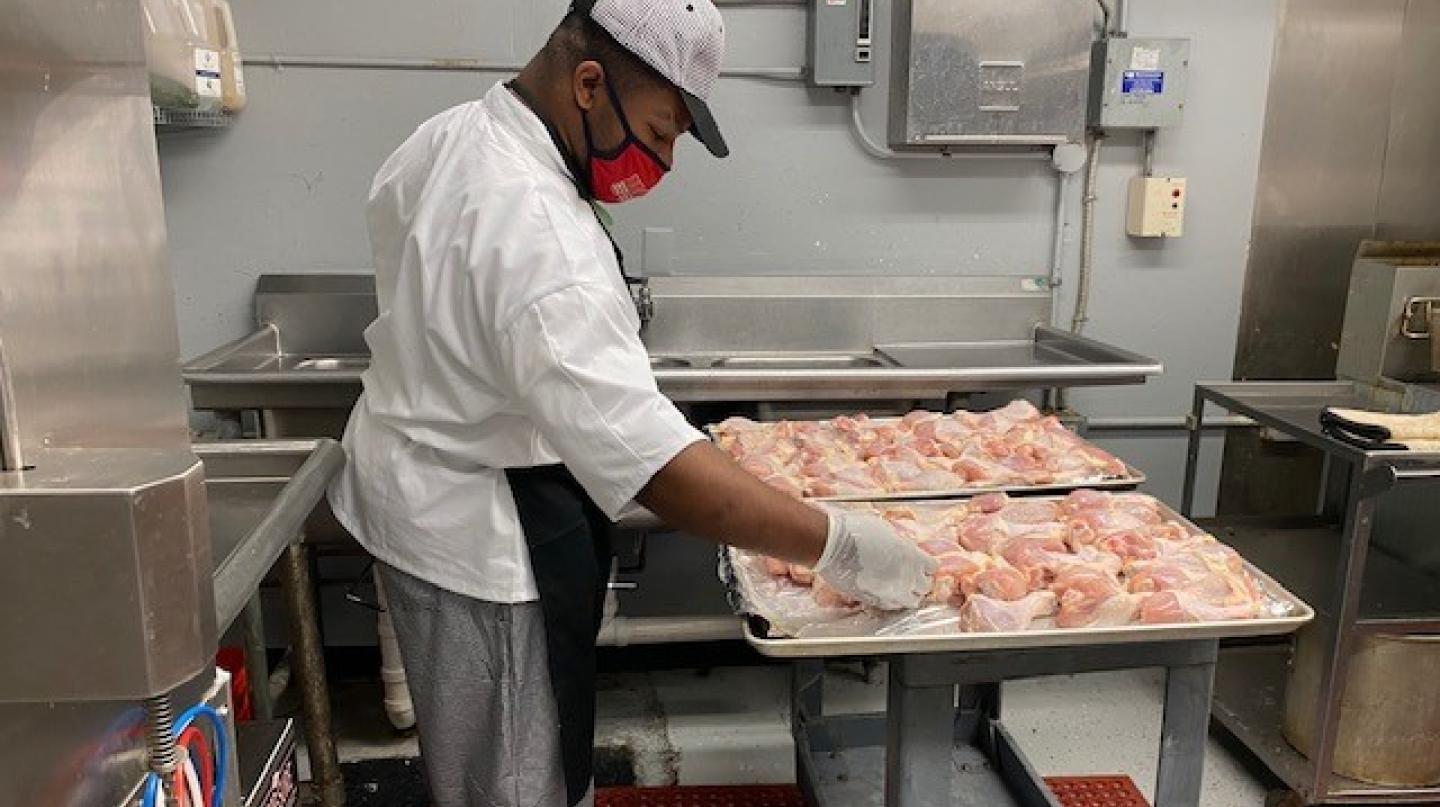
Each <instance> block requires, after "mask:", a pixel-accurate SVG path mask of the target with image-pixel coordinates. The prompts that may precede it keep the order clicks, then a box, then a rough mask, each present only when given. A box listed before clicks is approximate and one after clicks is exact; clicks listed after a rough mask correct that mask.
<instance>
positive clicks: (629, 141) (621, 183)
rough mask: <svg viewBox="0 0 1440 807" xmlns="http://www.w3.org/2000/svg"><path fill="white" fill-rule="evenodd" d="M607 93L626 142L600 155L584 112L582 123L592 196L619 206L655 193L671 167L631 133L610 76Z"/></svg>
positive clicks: (607, 80)
mask: <svg viewBox="0 0 1440 807" xmlns="http://www.w3.org/2000/svg"><path fill="white" fill-rule="evenodd" d="M605 91H606V92H607V93H609V94H610V103H611V105H613V106H614V107H615V114H616V115H619V116H620V126H621V127H622V128H623V129H624V130H625V139H624V140H622V141H621V142H620V145H619V146H616V147H615V148H613V149H611V150H610V151H608V152H601V151H599V150H598V149H596V148H595V139H594V138H593V137H592V136H591V134H590V117H589V115H588V114H586V113H583V112H582V113H581V116H580V120H581V123H582V125H583V126H584V128H585V147H586V148H587V149H589V151H590V166H589V173H590V176H589V180H590V193H591V195H593V196H594V197H595V198H596V199H597V200H598V201H601V202H605V203H607V204H619V203H620V202H628V201H630V200H631V199H639V198H640V197H641V196H644V195H645V194H647V193H649V192H650V191H652V190H654V189H655V186H656V185H659V184H660V180H661V179H662V178H663V177H664V176H665V172H666V171H669V170H670V166H668V165H666V164H665V161H664V160H662V159H660V155H658V154H656V153H655V152H654V151H653V150H651V149H650V148H649V147H647V146H646V145H645V144H644V143H642V142H640V139H639V138H637V137H636V136H635V133H634V132H632V131H631V130H630V121H628V120H626V118H625V110H624V108H623V107H621V106H620V98H619V96H617V95H616V94H615V88H614V87H612V86H611V85H610V77H609V76H606V77H605Z"/></svg>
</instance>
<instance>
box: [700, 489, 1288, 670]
mask: <svg viewBox="0 0 1440 807" xmlns="http://www.w3.org/2000/svg"><path fill="white" fill-rule="evenodd" d="M1052 498H1054V497H1052ZM877 504H881V503H879V502H877ZM954 504H955V503H954V502H945V501H939V502H935V501H932V502H920V503H916V504H914V505H912V506H921V507H923V506H930V507H953V506H954ZM1160 510H1161V513H1163V514H1164V515H1165V517H1166V518H1168V519H1173V520H1174V521H1176V522H1179V523H1180V524H1183V525H1185V526H1186V527H1187V528H1189V529H1190V530H1192V531H1194V532H1196V533H1203V532H1205V531H1204V530H1202V529H1200V528H1199V527H1197V526H1195V524H1194V523H1192V522H1191V521H1190V520H1188V519H1186V518H1183V517H1182V516H1180V514H1178V513H1176V512H1175V511H1174V510H1173V509H1171V508H1170V507H1168V506H1167V505H1165V503H1164V502H1160ZM733 551H735V550H734V549H733V548H729V547H727V548H726V549H725V550H724V552H725V562H726V563H727V564H728V563H730V562H731V559H730V553H731V552H733ZM1245 568H1246V570H1247V571H1248V572H1249V573H1250V574H1252V575H1254V577H1255V579H1256V580H1257V581H1259V582H1260V584H1261V586H1262V587H1263V588H1264V589H1265V591H1266V593H1267V594H1268V595H1269V596H1270V597H1271V598H1272V599H1274V600H1278V601H1279V602H1281V603H1283V604H1284V605H1285V606H1286V607H1287V608H1288V609H1289V611H1290V613H1289V614H1288V615H1286V616H1274V617H1257V618H1255V619H1236V620H1225V621H1214V622H1189V623H1183V624H1174V625H1120V626H1116V627H1104V628H1045V629H1037V630H1025V631H1012V632H1004V633H960V632H956V633H950V634H934V635H917V636H874V635H856V636H826V637H815V638H800V639H795V638H788V637H770V636H768V635H766V629H767V627H768V623H767V622H766V621H765V620H764V618H763V616H757V615H749V616H747V618H746V619H745V641H747V642H749V643H750V645H751V646H752V647H754V648H755V649H756V650H757V651H759V652H760V654H762V655H765V656H771V657H773V658H823V657H831V656H887V655H898V654H909V653H959V652H965V651H967V650H973V651H979V650H1018V649H1030V648H1042V647H1043V648H1058V647H1084V646H1091V645H1102V644H1121V643H1130V642H1164V641H1188V640H1193V639H1229V638H1238V637H1246V636H1277V635H1283V634H1287V633H1293V632H1295V631H1296V630H1298V629H1299V628H1300V627H1301V626H1303V625H1305V624H1306V623H1308V622H1310V621H1311V620H1312V619H1314V618H1315V611H1314V609H1313V608H1311V607H1310V606H1309V605H1308V604H1306V603H1305V602H1304V601H1303V600H1301V599H1300V598H1299V597H1297V596H1295V595H1294V594H1292V593H1290V592H1289V591H1287V590H1286V589H1285V588H1284V587H1283V586H1281V585H1280V584H1279V583H1278V582H1276V581H1275V579H1274V578H1272V577H1271V576H1270V575H1268V574H1266V573H1265V572H1263V571H1261V570H1260V569H1259V568H1258V567H1256V566H1255V565H1254V564H1252V563H1250V562H1249V561H1246V562H1245ZM727 576H728V577H729V578H730V579H729V584H730V585H731V586H735V585H737V581H736V578H735V575H734V574H733V573H731V574H729V575H727ZM737 593H739V594H740V596H743V592H737Z"/></svg>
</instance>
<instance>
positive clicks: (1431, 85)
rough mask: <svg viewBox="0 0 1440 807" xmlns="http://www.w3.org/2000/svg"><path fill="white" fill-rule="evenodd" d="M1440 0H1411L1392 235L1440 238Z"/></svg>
mask: <svg viewBox="0 0 1440 807" xmlns="http://www.w3.org/2000/svg"><path fill="white" fill-rule="evenodd" d="M1437 83H1440V0H1410V3H1409V6H1408V9H1407V11H1406V14H1405V32H1404V35H1403V36H1402V38H1401V43H1400V54H1399V62H1398V67H1397V71H1396V76H1395V92H1394V94H1393V96H1392V98H1393V100H1392V108H1391V112H1390V141H1389V146H1388V148H1387V150H1386V154H1385V176H1384V179H1383V181H1382V182H1381V185H1380V211H1379V217H1378V221H1379V228H1378V229H1377V231H1376V235H1377V236H1379V237H1380V238H1385V239H1390V240H1402V239H1403V240H1431V241H1433V240H1437V239H1440V89H1437Z"/></svg>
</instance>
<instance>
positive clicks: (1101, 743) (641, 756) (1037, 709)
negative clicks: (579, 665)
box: [335, 665, 1266, 807]
mask: <svg viewBox="0 0 1440 807" xmlns="http://www.w3.org/2000/svg"><path fill="white" fill-rule="evenodd" d="M787 687H788V673H787V670H786V668H784V667H779V666H769V667H725V668H719V669H715V670H711V671H708V672H695V671H688V670H678V671H661V672H641V673H619V674H612V675H606V676H603V677H602V680H601V694H600V708H599V719H598V725H597V737H596V745H597V747H598V748H599V749H600V751H599V757H600V760H601V762H600V764H599V765H598V766H597V779H599V780H601V781H600V784H616V783H620V784H632V783H633V784H638V785H667V784H681V785H699V784H769V783H789V782H793V781H794V764H793V751H792V746H791V743H790V736H789V729H788V725H789V714H788V712H789V708H788V695H787V691H788V690H787ZM884 692H885V682H884V667H883V665H882V666H881V667H879V668H878V669H876V670H874V671H873V674H872V675H871V680H870V681H869V682H868V683H867V682H865V681H863V680H862V674H861V669H860V667H859V666H858V665H856V666H854V667H841V668H835V669H832V670H831V671H830V672H829V675H828V677H827V681H826V711H827V713H828V712H833V713H840V712H847V711H848V712H862V711H878V710H880V709H881V708H883V706H884V700H885V698H884ZM1004 696H1005V704H1004V713H1005V723H1006V725H1007V726H1008V727H1009V728H1010V730H1011V732H1012V733H1013V734H1014V735H1015V736H1016V737H1017V738H1018V739H1019V741H1020V743H1021V745H1022V747H1023V748H1024V750H1025V752H1026V754H1027V755H1028V756H1029V757H1030V760H1031V762H1033V763H1034V765H1035V766H1036V768H1038V769H1039V771H1040V772H1041V773H1042V774H1043V775H1046V776H1052V775H1065V774H1101V773H1123V774H1127V775H1129V776H1130V777H1131V778H1132V779H1134V781H1135V782H1136V784H1138V785H1139V787H1140V789H1141V790H1142V791H1144V792H1145V794H1146V797H1147V798H1149V797H1152V796H1153V788H1154V779H1155V767H1156V754H1157V751H1158V748H1159V737H1160V698H1161V675H1160V673H1159V671H1150V670H1142V671H1128V672H1121V673H1094V674H1087V675H1079V676H1067V677H1058V678H1047V679H1038V680H1034V681H1024V682H1016V683H1012V684H1007V685H1006V687H1005V690H1004ZM335 699H336V702H337V703H336V709H335V713H336V719H337V723H338V726H337V728H338V730H339V731H340V734H341V737H342V740H341V748H340V753H341V759H342V760H343V761H346V762H355V761H359V760H376V759H394V758H407V757H413V756H414V755H415V754H416V753H417V752H418V744H417V743H416V741H415V738H414V736H413V733H412V734H409V735H397V734H396V733H395V732H394V731H393V730H392V729H391V728H390V727H389V725H388V723H386V722H385V718H384V715H383V712H382V711H381V709H380V699H379V694H378V689H376V688H375V687H373V686H371V685H363V684H352V685H342V686H340V687H338V688H337V690H336V693H335ZM617 751H621V752H622V753H618V754H617V753H616V752H617ZM615 759H621V760H623V762H622V763H621V764H619V765H618V767H617V765H616V764H614V760H615ZM617 771H618V772H617ZM606 779H609V780H610V781H605V780H606ZM353 784H356V785H358V786H361V787H364V786H365V785H364V783H353ZM1265 795H1266V785H1265V784H1263V783H1262V782H1260V781H1259V780H1257V779H1256V778H1255V777H1254V776H1252V775H1251V774H1250V773H1249V772H1248V771H1247V770H1246V769H1245V768H1244V767H1242V766H1241V765H1240V764H1239V763H1238V762H1237V760H1236V759H1235V758H1234V757H1233V756H1232V755H1231V754H1230V753H1229V752H1228V751H1227V750H1226V749H1225V748H1223V747H1221V746H1220V745H1219V744H1218V743H1216V742H1215V741H1214V740H1212V741H1211V743H1210V749H1209V752H1208V754H1207V757H1206V764H1205V782H1204V794H1203V797H1202V800H1201V805H1202V807H1263V805H1264V804H1265ZM416 803H419V802H416Z"/></svg>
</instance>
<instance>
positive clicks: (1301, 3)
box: [1235, 0, 1406, 379]
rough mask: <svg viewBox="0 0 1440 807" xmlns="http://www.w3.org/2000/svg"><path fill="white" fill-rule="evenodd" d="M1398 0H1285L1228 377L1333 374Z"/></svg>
mask: <svg viewBox="0 0 1440 807" xmlns="http://www.w3.org/2000/svg"><path fill="white" fill-rule="evenodd" d="M1405 7H1406V0H1369V1H1368V2H1364V3H1356V2H1354V0H1289V1H1288V2H1287V3H1286V4H1285V7H1284V9H1283V10H1282V18H1281V27H1280V33H1279V36H1278V40H1277V42H1276V53H1275V62H1274V68H1273V74H1272V75H1271V79H1270V101H1269V106H1268V108H1267V110H1266V115H1265V136H1264V142H1263V145H1262V147H1261V155H1260V180H1259V183H1258V188H1257V190H1256V207H1255V223H1254V230H1253V243H1252V247H1251V254H1250V261H1249V268H1248V270H1247V274H1246V280H1245V296H1244V301H1243V304H1242V310H1241V319H1240V339H1239V345H1238V350H1237V355H1236V359H1235V377H1236V378H1239V379H1251V378H1277V379H1279V378H1297V379H1304V378H1331V377H1333V373H1334V369H1335V356H1336V353H1337V351H1338V349H1339V340H1340V323H1341V320H1342V319H1343V317H1344V313H1345V294H1346V289H1347V286H1348V282H1349V277H1350V263H1351V261H1352V260H1353V259H1354V257H1355V248H1356V247H1357V246H1358V245H1359V243H1360V241H1361V240H1363V239H1365V238H1369V237H1371V235H1372V233H1373V231H1374V226H1375V216H1376V205H1377V200H1378V199H1379V196H1380V183H1381V169H1382V166H1383V165H1384V161H1385V150H1386V148H1387V145H1388V142H1389V130H1390V124H1389V121H1390V114H1389V113H1390V97H1391V92H1392V88H1393V87H1394V84H1395V77H1396V65H1395V62H1394V59H1393V58H1388V57H1387V55H1389V54H1394V53H1396V52H1398V50H1399V47H1400V42H1401V32H1402V30H1403V27H1404V21H1405Z"/></svg>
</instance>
